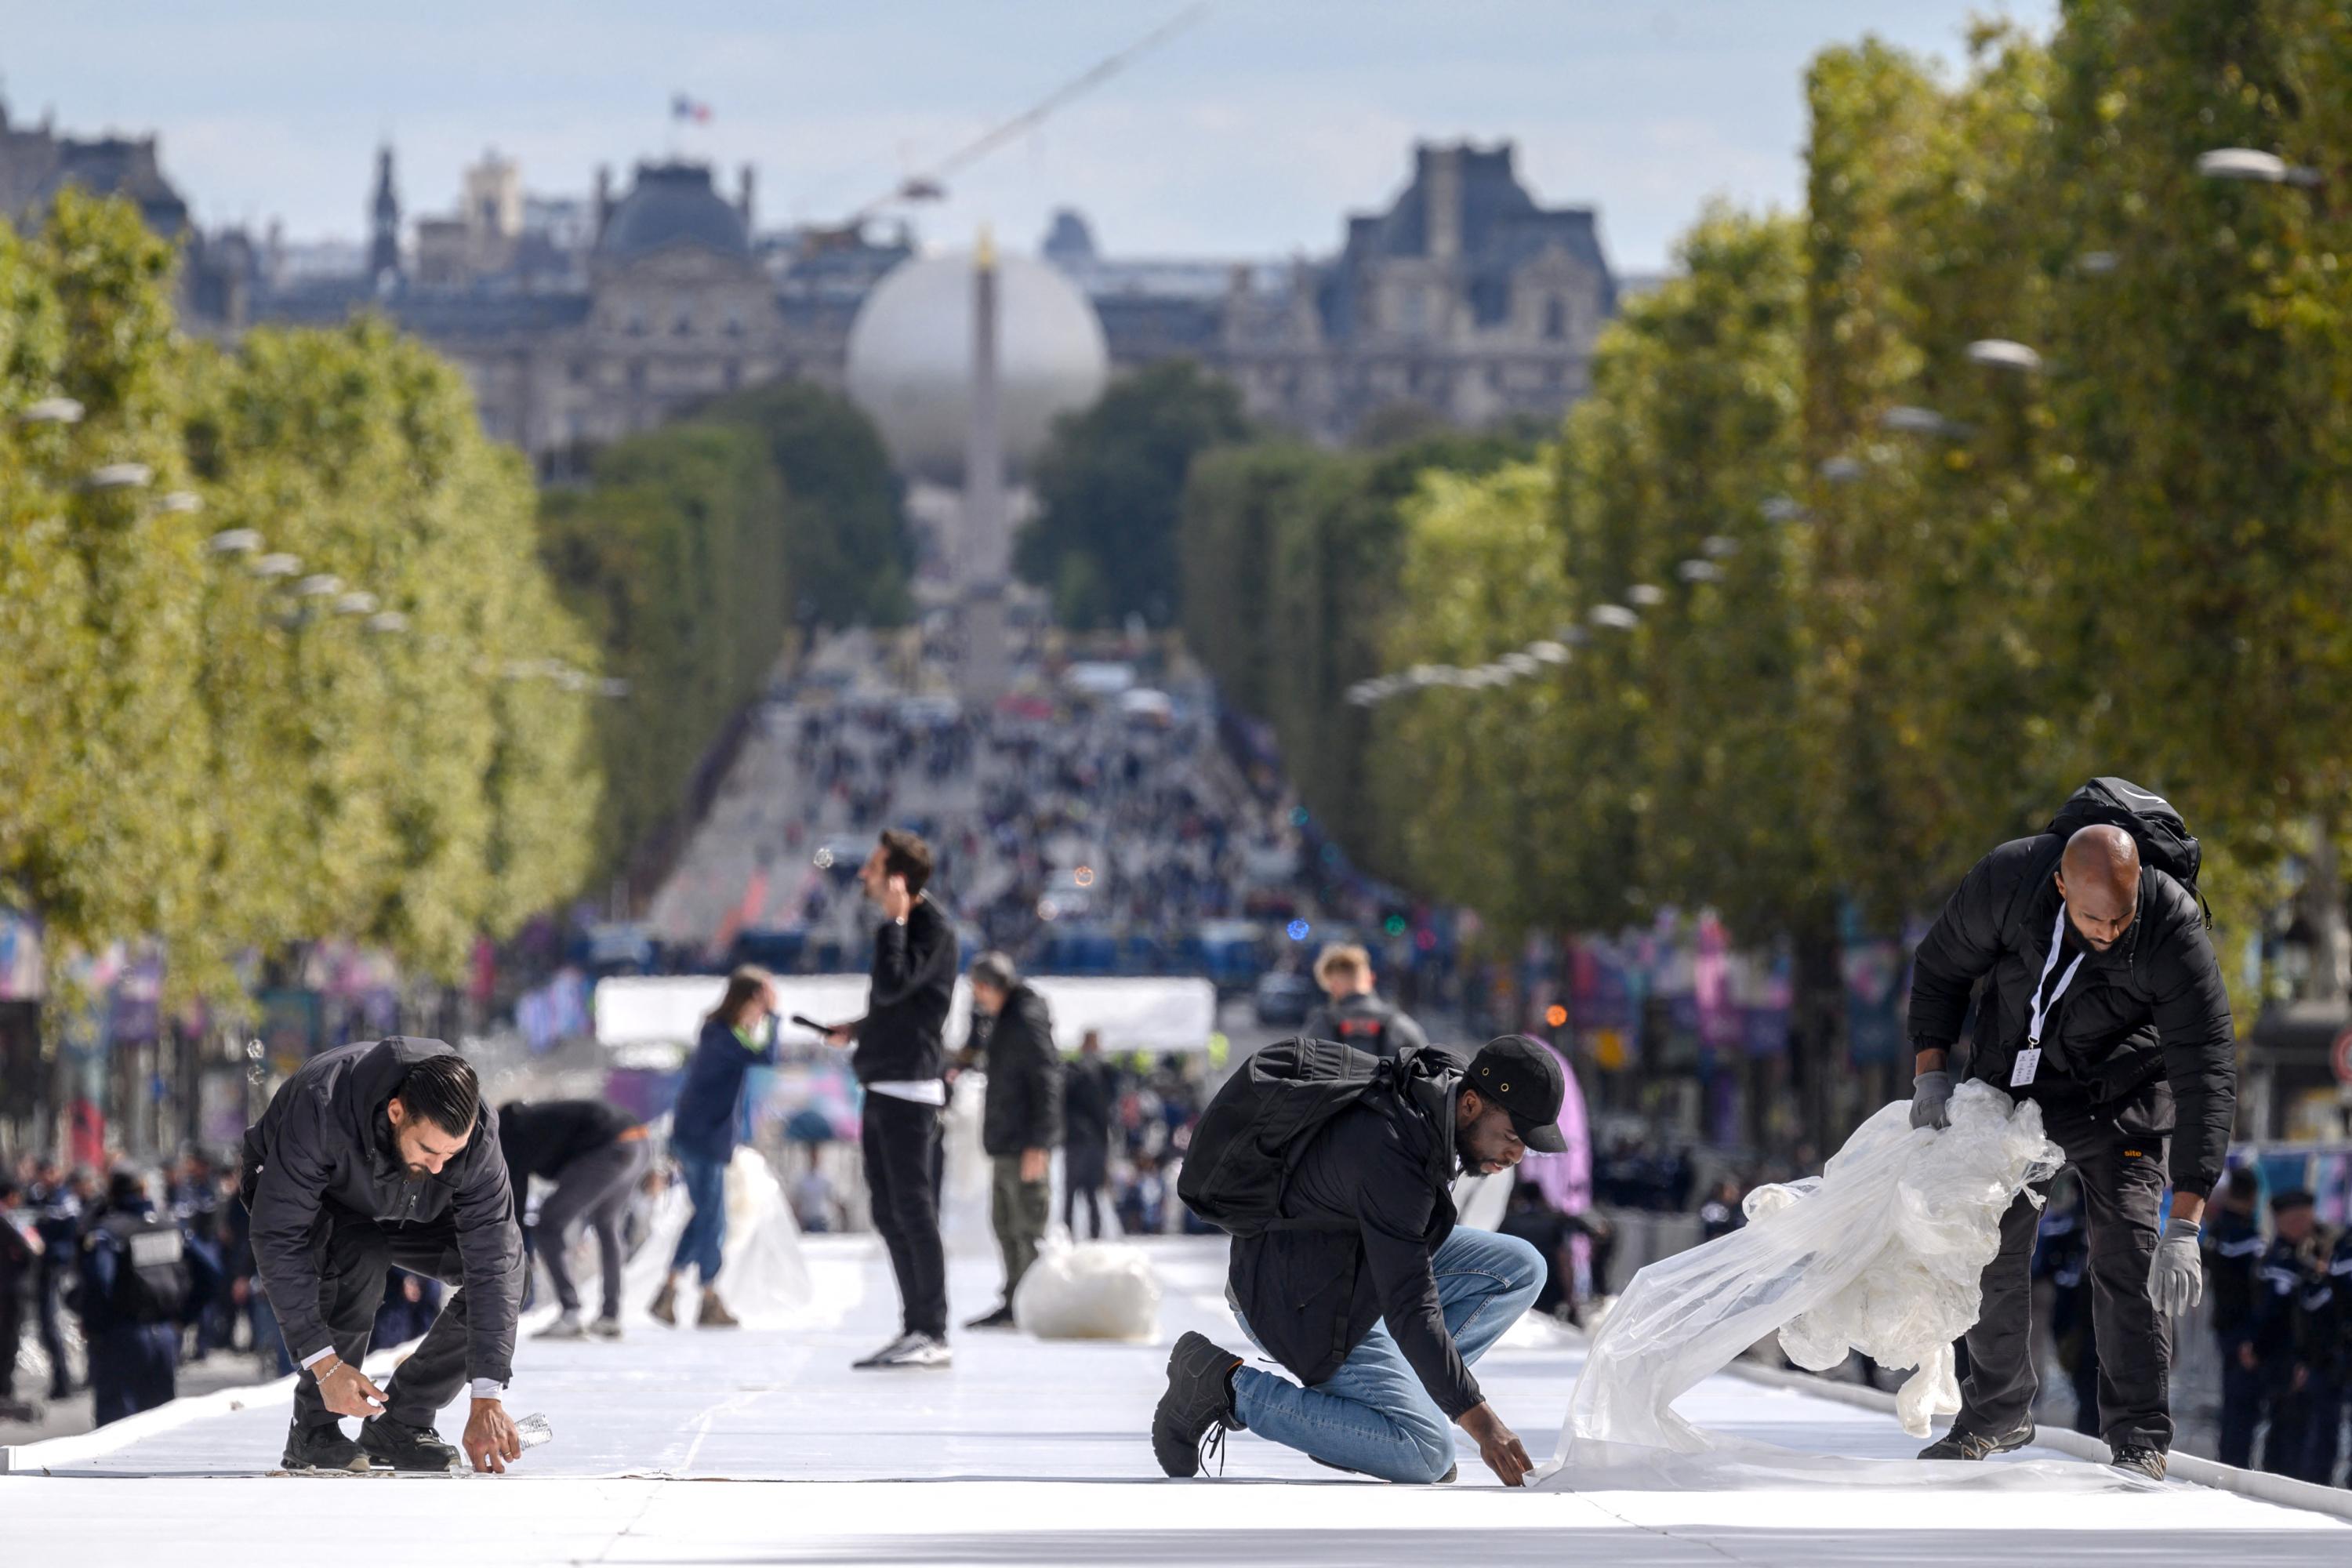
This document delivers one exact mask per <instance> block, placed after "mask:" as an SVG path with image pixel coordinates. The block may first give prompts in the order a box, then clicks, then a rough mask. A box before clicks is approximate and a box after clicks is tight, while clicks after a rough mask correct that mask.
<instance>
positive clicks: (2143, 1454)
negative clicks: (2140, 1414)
mask: <svg viewBox="0 0 2352 1568" xmlns="http://www.w3.org/2000/svg"><path fill="white" fill-rule="evenodd" d="M2114 1452H2115V1456H2116V1457H2115V1458H2113V1459H2112V1460H2110V1461H2109V1463H2111V1464H2113V1465H2114V1466H2115V1468H2117V1469H2119V1470H2129V1471H2131V1472H2132V1473H2133V1474H2134V1475H2137V1476H2146V1477H2147V1479H2149V1480H2152V1481H2160V1480H2162V1479H2164V1450H2163V1449H2161V1448H2150V1447H2147V1446H2145V1445H2144V1444H2139V1443H2126V1444H2125V1445H2124V1446H2123V1447H2120V1448H2117V1449H2116V1450H2114Z"/></svg>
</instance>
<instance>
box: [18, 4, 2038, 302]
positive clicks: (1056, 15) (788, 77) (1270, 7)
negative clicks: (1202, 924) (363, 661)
mask: <svg viewBox="0 0 2352 1568" xmlns="http://www.w3.org/2000/svg"><path fill="white" fill-rule="evenodd" d="M1179 9H1181V0H1091V3H1085V0H903V3H890V0H868V3H866V4H856V3H852V4H842V3H839V0H835V4H831V5H809V4H803V3H799V0H771V3H769V4H764V5H751V4H722V3H719V0H668V3H666V4H662V5H643V4H635V5H632V4H620V3H618V0H571V3H568V4H551V3H548V0H512V3H500V0H476V3H474V4H472V5H458V4H448V3H445V0H409V3H407V4H404V5H399V6H396V7H369V8H368V12H367V14H366V15H364V16H360V15H355V14H353V13H355V12H356V11H357V10H358V8H357V7H354V6H347V5H336V4H325V5H321V4H320V3H319V0H215V3H214V4H212V5H205V6H202V7H198V6H194V5H163V4H152V3H142V0H117V3H112V4H105V5H96V4H85V5H46V6H42V7H41V8H39V9H38V10H37V11H35V10H31V9H29V8H27V7H19V8H18V10H19V14H18V15H17V16H15V17H13V18H12V19H11V20H10V22H9V25H8V29H7V32H8V47H7V48H6V50H5V56H0V64H5V72H6V75H5V92H6V95H7V100H8V103H9V106H10V110H11V112H12V114H13V115H14V116H16V117H17V118H19V119H26V118H32V117H36V116H37V115H38V114H39V113H40V112H41V110H43V109H45V108H54V109H55V110H56V112H57V116H58V123H59V125H60V126H61V127H63V128H66V129H69V130H72V131H76V132H83V133H90V132H97V131H99V130H100V129H107V128H111V129H115V130H121V131H132V132H146V131H151V130H152V131H154V132H160V133H161V134H162V136H163V156H164V167H165V170H166V172H167V173H168V174H170V175H171V176H172V177H173V179H174V180H175V181H176V182H177V183H178V184H179V185H180V187H181V189H182V192H183V194H184V195H186V196H187V197H188V199H189V200H190V201H191V203H192V204H193V205H194V206H195V208H196V210H197V213H198V216H199V217H200V219H201V220H202V221H204V222H205V223H208V224H210V223H219V222H226V221H247V222H253V223H257V224H258V223H263V222H266V221H267V220H268V219H269V218H271V217H273V216H274V217H279V218H282V219H283V220H284V221H285V223H286V226H287V230H288V232H289V234H290V235H292V236H293V237H297V238H315V237H326V236H348V237H357V236H358V235H359V234H360V233H361V231H362V226H363V216H362V210H363V204H364V200H365V197H366V195H367V186H368V182H369V179H370V177H371V173H372V169H373V149H374V147H375V145H376V143H377V142H379V141H380V140H383V139H384V138H387V137H388V138H389V139H390V140H391V141H392V142H393V144H394V148H395V150H396V152H397V155H398V159H399V166H400V184H401V193H402V197H403V200H404V203H405V205H406V207H407V210H408V212H409V213H410V214H411V215H412V216H413V215H415V213H418V212H420V211H440V210H444V209H446V208H447V207H449V206H451V205H454V202H455V199H456V194H457V173H458V170H459V169H460V168H461V167H462V166H463V165H464V164H465V163H467V162H469V161H470V160H472V159H473V158H475V157H477V156H478V155H479V154H480V153H481V152H482V150H483V149H484V148H486V147H490V146H495V147H497V148H498V149H499V151H501V152H503V153H509V154H510V155H512V156H514V157H516V158H518V159H519V160H520V163H521V165H522V171H523V177H524V181H525V184H526V185H527V186H528V187H530V189H532V190H534V191H540V192H546V193H550V194H562V193H575V194H577V193H584V192H585V191H586V190H587V189H588V188H589V186H590V184H591V183H592V181H593V170H594V168H595V165H596V164H597V163H599V162H609V163H613V164H614V165H615V167H616V169H625V167H626V165H627V164H628V163H629V162H630V161H631V160H633V159H635V158H638V157H644V156H648V155H658V154H662V153H668V152H673V151H679V152H684V153H688V154H689V155H692V156H696V157H705V158H709V159H711V160H714V161H716V162H718V163H721V164H723V165H724V166H725V167H726V168H727V169H728V170H729V171H730V173H729V174H728V176H727V183H728V185H729V188H730V189H731V188H732V183H733V175H732V173H731V171H732V170H733V168H734V166H735V165H737V164H739V163H744V162H750V163H753V164H755V165H756V166H757V167H758V170H759V186H760V201H761V217H762V221H763V223H769V224H772V223H776V222H779V221H782V220H783V219H786V218H807V219H816V220H827V219H833V218H837V217H838V216H841V215H842V214H843V213H844V212H845V211H847V210H848V209H850V208H853V207H855V206H856V205H859V204H860V203H862V202H863V201H865V200H866V198H868V197H869V196H872V195H877V194H879V193H880V192H882V191H884V190H887V188H889V187H890V186H891V185H892V184H895V183H896V181H897V180H898V178H899V177H900V176H901V175H903V174H908V173H911V172H914V171H917V170H919V169H921V168H923V167H925V166H926V164H927V163H929V161H930V160H932V159H935V158H937V157H939V156H940V155H942V154H944V153H947V152H949V151H950V150H952V149H953V148H954V147H955V146H957V145H958V144H960V143H961V142H963V141H965V140H967V139H969V138H970V137H971V136H973V135H975V134H977V133H978V132H980V131H982V130H983V129H985V128H986V127H987V126H988V125H990V124H991V123H992V122H993V121H996V120H998V119H1001V118H1004V117H1006V116H1008V115H1010V114H1011V113H1013V112H1014V111H1016V110H1019V109H1020V108H1022V107H1024V106H1025V105H1026V104H1027V103H1028V102H1029V101H1030V100H1033V99H1034V98H1035V97H1038V96H1040V95H1042V94H1043V93H1044V92H1045V91H1046V90H1047V89H1050V88H1052V87H1053V86H1055V84H1056V83H1058V82H1059V81H1060V80H1061V79H1064V78H1066V77H1067V76H1070V75H1074V74H1076V72H1077V71H1079V70H1082V69H1084V68H1086V67H1087V65H1089V64H1090V63H1092V62H1093V61H1094V60H1095V59H1096V58H1099V57H1100V56H1102V55H1105V54H1108V53H1109V52H1110V51H1112V50H1113V49H1116V48H1118V47H1121V46H1123V45H1124V44H1127V43H1129V42H1130V41H1132V40H1133V39H1134V38H1136V37H1139V36H1140V35H1142V34H1143V33H1145V32H1147V31H1149V30H1150V28H1151V27H1152V26H1155V25H1157V24H1158V23H1160V21H1163V20H1165V19H1166V18H1168V17H1169V16H1172V15H1174V14H1175V13H1176V12H1177V11H1178V10H1179ZM2054 9H2055V0H2006V3H2003V0H1973V3H1970V0H1877V3H1875V4H1862V3H1853V0H1843V3H1832V0H1622V3H1617V4H1602V3H1596V0H1517V3H1513V4H1504V3H1500V0H1213V4H1212V5H1211V8H1210V10H1209V12H1208V14H1207V16H1205V17H1204V18H1203V19H1202V21H1201V22H1199V23H1198V24H1197V25H1196V26H1192V28H1190V29H1189V30H1188V31H1186V32H1184V33H1183V34H1182V35H1181V36H1180V37H1177V38H1175V39H1174V40H1172V41H1171V42H1170V43H1168V44H1166V45H1164V46H1162V47H1160V49H1159V50H1157V51H1156V52H1154V53H1153V54H1151V55H1150V56H1148V57H1147V58H1143V59H1141V60H1139V61H1138V62H1136V63H1135V64H1134V65H1133V66H1131V67H1130V68H1129V69H1128V71H1127V72H1126V73H1125V74H1123V75H1121V76H1119V77H1118V78H1116V79H1113V80H1112V81H1110V82H1109V83H1108V84H1107V85H1105V86H1104V87H1102V88H1100V89H1097V90H1096V91H1095V92H1094V93H1093V94H1091V95H1090V96H1088V97H1087V98H1085V99H1083V100H1080V101H1079V102H1077V103H1076V104H1074V105H1072V106H1071V107H1069V108H1068V109H1066V110H1064V111H1063V112H1062V113H1061V114H1059V115H1058V116H1056V117H1055V119H1054V120H1052V121H1050V122H1048V123H1047V124H1046V125H1045V127H1044V128H1043V129H1041V130H1039V131H1038V132H1034V133H1033V134H1031V135H1030V136H1028V137H1025V138H1024V139H1023V140H1022V141H1020V142H1015V143H1013V145H1010V146H1007V147H1005V148H1003V150H1001V151H1000V152H998V153H996V154H995V155H994V156H993V157H992V158H991V159H989V160H988V161H987V162H985V163H982V164H980V165H978V166H976V167H975V168H973V169H972V170H971V172H970V173H969V174H966V175H965V176H964V177H963V178H961V180H959V181H957V182H956V183H955V185H954V187H953V189H952V190H951V192H950V199H949V200H948V201H947V202H945V203H944V204H942V205H938V206H934V207H931V208H929V209H926V211H925V212H924V214H923V215H922V216H921V218H920V220H919V223H920V232H921V233H922V234H923V235H924V236H925V237H926V238H927V239H929V240H931V241H934V242H955V243H961V242H962V241H963V240H965V239H966V238H967V237H969V236H970V234H971V232H972V230H973V229H974V227H976V226H977V225H979V224H980V223H981V222H982V221H983V220H985V221H989V222H992V224H993V225H994V226H995V227H996V229H997V231H998V233H999V234H1000V235H1002V236H1003V237H1005V239H1006V240H1008V241H1009V242H1011V243H1013V244H1016V245H1019V246H1022V247H1034V245H1035V243H1036V240H1037V238H1038V237H1039V236H1041V235H1042V233H1043V231H1044V226H1045V218H1046V216H1047V215H1048V214H1049V213H1050V212H1051V211H1052V209H1053V208H1055V206H1058V205H1075V206H1076V207H1078V208H1080V209H1081V210H1083V211H1085V212H1086V213H1087V216H1089V218H1090V219H1091V220H1092V221H1093V223H1094V225H1095V229H1096V233H1097V237H1098V239H1099V240H1100V242H1101V244H1102V246H1103V247H1104V249H1105V250H1106V251H1107V252H1108V253H1110V254H1113V255H1127V256H1140V255H1154V256H1231V257H1241V256H1272V257H1280V256H1287V255H1290V254H1293V253H1296V252H1300V251H1305V252H1308V253H1318V252H1326V251H1328V250H1330V249H1331V248H1333V247H1335V246H1336V244H1337V242H1338V238H1339V230H1340V224H1341V218H1342V215H1343V214H1344V213H1345V212H1347V211H1349V210H1363V209H1368V208H1372V207H1377V206H1379V205H1383V204H1385V203H1386V202H1387V200H1388V199H1389V198H1390V197H1391V195H1393V194H1394V193H1395V191H1396V189H1397V188H1398V187H1399V185H1400V184H1402V181H1403V179H1404V177H1405V170H1406V167H1407V163H1408V158H1409V153H1408V148H1409V145H1410V143H1411V142H1412V140H1413V139H1414V138H1415V137H1449V138H1450V137H1460V136H1465V135H1466V136H1472V137H1475V138H1477V139H1479V140H1481V141H1489V140H1493V139H1496V138H1499V137H1509V138H1511V139H1513V140H1515V141H1517V143H1518V145H1519V158H1520V169H1521V172H1522V174H1523V176H1524V177H1525V178H1526V179H1527V180H1528V184H1530V185H1531V186H1532V188H1533V189H1534V190H1535V192H1536V194H1537V195H1538V198H1539V199H1541V200H1543V201H1546V202H1548V203H1550V204H1553V205H1578V204H1583V205H1592V206H1595V207H1597V208H1598V209H1599V210H1600V214H1601V233H1602V237H1603V242H1604V244H1605V245H1606V246H1607V247H1608V249H1609V251H1610V254H1611V256H1612V259H1613V260H1614V261H1615V262H1616V264H1617V265H1618V266H1619V267H1620V268H1624V269H1630V270H1644V269H1649V268H1655V267H1657V266H1659V265H1660V264H1661V263H1662V262H1663V261H1664V259H1665V258H1666V255H1667V253H1668V251H1669V249H1670V247H1671V246H1672V244H1673V242H1674V238H1675V235H1676V234H1678V233H1679V232H1680V231H1681V230H1682V229H1683V228H1684V227H1685V226H1686V225H1687V224H1688V223H1689V221H1690V220H1691V218H1692V217H1693V216H1695V215H1696V212H1697V211H1698V208H1699V206H1700V205H1701V204H1702V203H1703V202H1704V201H1705V200H1706V198H1708V197H1709V196H1712V195H1725V196H1728V197H1730V198H1732V199H1734V200H1736V201H1739V202H1742V203H1746V204H1750V205H1790V204H1792V203H1793V202H1794V200H1795V198H1796V196H1797V193H1798V175H1797V164H1796V149H1797V146H1798V143H1799V142H1800V140H1801V136H1802V134H1803V113H1802V105H1801V100H1800V75H1801V71H1802V69H1803V67H1804V63H1805V61H1806V59H1807V58H1809V57H1810V56H1811V54H1812V53H1813V52H1814V51H1815V50H1816V49H1818V48H1820V47H1822V46H1823V45H1825V44H1830V43H1834V42H1840V41H1850V40H1853V39H1855V38H1858V37H1862V36H1863V35H1864V33H1866V32H1874V33H1876V34H1877V35H1878V36H1880V37H1885V38H1888V39H1890V40H1892V41H1893V42H1895V43H1897V44H1900V45H1903V46H1905V47H1911V48H1915V49H1916V50H1918V51H1920V52H1922V53H1924V54H1928V55H1934V56H1937V57H1940V58H1943V59H1944V60H1946V61H1947V62H1949V63H1953V64H1957V63H1958V60H1959V59H1960V58H1961V54H1962V42H1961V39H1962V30H1963V28H1964V27H1965V26H1966V25H1967V22H1968V19H1969V16H1970V15H1971V14H1990V15H1994V16H2009V17H2011V18H2012V19H2014V20H2016V21H2018V22H2020V23H2021V24H2023V25H2025V26H2031V27H2033V28H2036V29H2038V30H2039V29H2046V28H2047V26H2049V23H2050V20H2051V17H2052V16H2053V12H2054ZM680 90H682V91H686V92H688V93H691V94H693V95H695V96H697V97H698V98H700V99H702V100H706V101H708V102H709V103H710V104H711V106H712V107H713V109H714V110H715V114H714V118H713V119H712V121H711V122H710V123H709V125H708V126H707V127H706V126H697V127H689V128H686V129H684V130H682V131H681V130H676V129H673V127H672V126H671V125H670V124H669V123H668V121H667V106H668V103H669V99H670V95H671V94H672V93H673V92H674V91H680Z"/></svg>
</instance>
